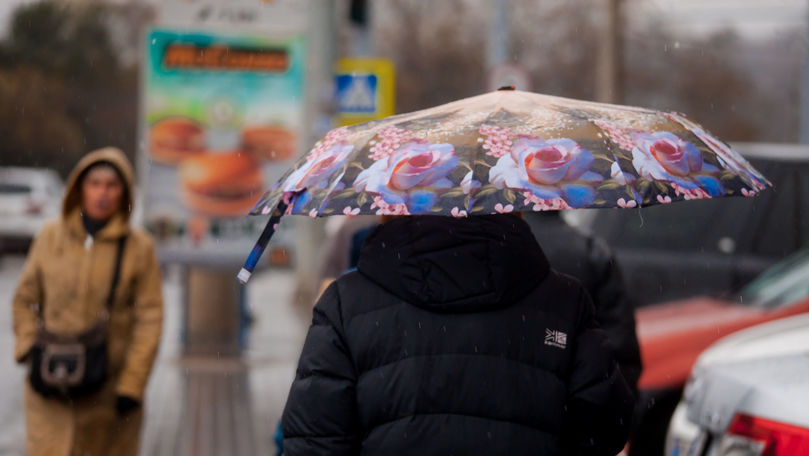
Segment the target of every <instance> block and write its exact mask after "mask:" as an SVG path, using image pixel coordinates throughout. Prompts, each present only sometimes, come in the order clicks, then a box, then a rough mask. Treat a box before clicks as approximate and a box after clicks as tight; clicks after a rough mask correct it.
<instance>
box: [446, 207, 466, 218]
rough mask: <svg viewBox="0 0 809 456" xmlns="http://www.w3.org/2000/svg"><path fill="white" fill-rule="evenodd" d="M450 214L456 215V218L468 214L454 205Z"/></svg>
mask: <svg viewBox="0 0 809 456" xmlns="http://www.w3.org/2000/svg"><path fill="white" fill-rule="evenodd" d="M450 214H452V216H453V217H455V218H461V217H466V216H467V214H466V211H464V210H461V209H458V208H457V207H453V208H452V210H451V211H450Z"/></svg>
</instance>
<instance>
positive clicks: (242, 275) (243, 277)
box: [236, 268, 253, 285]
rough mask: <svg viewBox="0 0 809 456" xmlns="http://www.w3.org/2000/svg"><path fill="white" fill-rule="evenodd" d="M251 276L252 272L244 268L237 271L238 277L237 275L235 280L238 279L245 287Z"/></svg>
mask: <svg viewBox="0 0 809 456" xmlns="http://www.w3.org/2000/svg"><path fill="white" fill-rule="evenodd" d="M251 275H253V273H252V272H250V271H248V270H247V269H245V268H242V270H241V271H239V275H237V276H236V278H237V279H239V282H241V283H242V285H246V284H247V281H248V280H250V276H251Z"/></svg>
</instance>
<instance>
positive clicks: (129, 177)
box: [62, 147, 135, 221]
mask: <svg viewBox="0 0 809 456" xmlns="http://www.w3.org/2000/svg"><path fill="white" fill-rule="evenodd" d="M100 162H107V163H110V164H112V165H113V166H114V167H115V168H116V169H117V170H118V172H119V173H121V177H123V179H124V187H125V189H126V191H125V192H124V198H125V199H124V201H122V202H121V209H122V210H121V215H122V216H123V218H124V221H128V220H129V216H130V215H131V214H132V206H133V204H134V201H133V200H132V198H133V194H134V190H135V178H134V174H133V172H132V165H131V164H130V163H129V160H128V159H127V158H126V155H124V153H123V152H121V150H120V149H117V148H115V147H105V148H103V149H98V150H95V151H93V152H90V153H89V154H87V155H85V156H84V157H83V158H82V159H81V160H80V161H79V163H78V164H77V165H76V167H75V168H73V171H71V172H70V176H69V177H68V178H67V185H66V186H65V188H66V191H65V198H64V200H63V201H62V217H64V218H67V217H68V216H69V215H70V213H71V212H73V211H74V210H75V209H77V208H78V207H80V206H81V188H79V186H80V184H81V182H79V181H80V179H81V177H82V176H83V174H84V172H85V171H87V169H88V168H90V167H91V166H93V165H95V164H96V163H100Z"/></svg>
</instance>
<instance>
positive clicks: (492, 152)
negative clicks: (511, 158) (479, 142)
mask: <svg viewBox="0 0 809 456" xmlns="http://www.w3.org/2000/svg"><path fill="white" fill-rule="evenodd" d="M478 132H479V133H480V134H481V135H483V136H486V141H485V142H484V143H483V148H484V149H485V150H486V155H489V156H491V157H497V158H500V157H502V156H503V155H507V154H508V153H509V152H510V151H511V145H512V143H513V141H514V139H515V138H516V137H517V135H516V134H515V133H513V132H512V131H511V130H509V129H508V128H504V127H496V126H494V125H486V124H484V125H481V126H480V129H479V130H478Z"/></svg>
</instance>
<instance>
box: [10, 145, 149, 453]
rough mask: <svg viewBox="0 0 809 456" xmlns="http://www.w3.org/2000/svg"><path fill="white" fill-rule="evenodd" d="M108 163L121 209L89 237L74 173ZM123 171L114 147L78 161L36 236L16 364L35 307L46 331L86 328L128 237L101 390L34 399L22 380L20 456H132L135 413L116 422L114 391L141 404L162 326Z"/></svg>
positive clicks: (125, 165)
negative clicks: (71, 397) (122, 192)
mask: <svg viewBox="0 0 809 456" xmlns="http://www.w3.org/2000/svg"><path fill="white" fill-rule="evenodd" d="M99 161H108V162H111V163H112V164H114V165H115V166H116V167H117V168H118V169H119V170H120V171H121V174H122V175H123V176H124V180H125V185H126V187H127V189H128V191H127V192H126V196H128V198H125V199H126V201H124V203H123V210H122V212H121V213H119V214H118V215H116V216H114V217H113V219H112V220H110V221H109V222H108V223H107V225H106V226H105V227H104V228H103V229H102V230H101V231H99V232H98V233H96V235H95V237H94V238H88V235H87V232H86V231H85V229H84V225H83V224H82V220H81V211H80V209H81V208H80V205H81V198H80V188H79V184H80V183H79V182H78V180H79V177H80V176H81V174H82V172H83V171H84V170H86V169H87V168H88V167H90V166H91V165H92V164H94V163H96V162H99ZM133 191H134V185H133V175H132V168H131V166H130V165H129V162H128V161H127V159H126V157H125V156H124V155H123V153H121V152H120V151H119V150H117V149H112V148H106V149H101V150H98V151H95V152H93V153H91V154H88V155H87V156H85V157H84V158H83V159H82V160H81V161H80V162H79V164H78V165H77V166H76V168H75V169H74V170H73V173H72V174H71V176H70V178H69V179H68V185H67V191H66V194H65V199H64V204H63V208H62V216H61V217H60V218H59V219H57V220H54V221H53V222H51V223H49V224H47V225H46V226H45V227H44V228H43V230H42V231H41V232H40V233H39V234H38V235H37V236H36V238H35V239H34V242H33V244H32V246H31V250H30V252H29V254H28V258H27V260H26V263H25V266H24V268H23V271H22V276H21V277H20V282H19V284H18V286H17V290H16V293H15V294H14V300H13V313H14V333H15V335H16V347H15V357H16V359H17V361H19V362H24V361H25V358H26V355H27V354H28V352H29V350H30V349H31V346H32V345H33V343H34V338H35V334H36V331H37V328H38V326H39V321H40V320H39V319H40V317H39V312H38V310H37V308H38V307H39V306H41V307H42V308H43V309H44V323H45V327H46V328H47V329H48V330H49V331H51V332H55V333H61V334H77V333H80V332H83V331H86V330H87V329H89V328H90V327H91V326H93V324H95V323H96V322H97V321H98V319H99V318H101V316H102V313H103V311H104V308H105V301H106V297H107V294H108V292H109V287H110V285H111V282H112V274H113V269H114V263H115V255H116V250H117V245H118V240H119V239H120V238H121V237H122V236H124V235H127V240H126V244H125V247H124V254H123V257H122V261H121V272H120V280H119V283H118V288H117V291H116V294H115V300H114V303H113V306H112V311H111V312H110V323H109V338H108V351H109V361H110V367H109V370H110V371H109V374H110V379H109V381H108V384H107V386H106V388H104V390H103V391H101V392H99V393H97V394H95V395H93V396H91V397H89V398H86V399H81V400H79V401H76V402H74V403H72V404H70V403H67V402H62V401H59V400H50V399H45V398H43V397H41V396H40V395H39V394H37V393H36V392H34V391H33V390H31V388H30V387H29V386H27V383H26V391H25V418H26V430H27V442H26V444H27V452H28V455H29V456H38V455H85V454H88V455H107V454H109V455H113V454H114V455H134V454H136V453H137V444H138V436H139V433H140V424H141V417H142V410H138V411H135V412H133V413H131V414H129V415H126V416H125V417H123V418H121V417H119V416H118V415H117V414H116V411H115V397H116V395H125V396H129V397H132V398H135V399H139V400H141V401H142V399H143V394H144V390H145V388H146V382H147V380H148V378H149V373H150V371H151V369H152V365H153V363H154V359H155V355H156V353H157V348H158V344H159V342H160V333H161V329H162V321H163V299H162V296H161V278H160V267H159V264H158V260H157V256H156V254H155V249H154V244H153V241H152V239H151V237H150V236H149V235H148V234H147V233H146V232H144V231H142V230H138V229H133V228H130V226H129V216H130V213H131V211H132V200H131V195H132V194H133Z"/></svg>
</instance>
